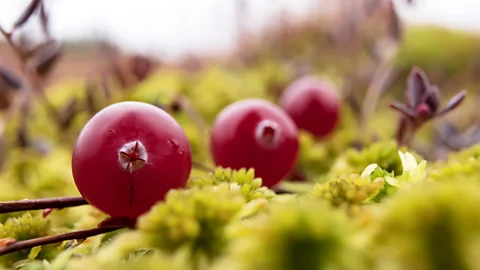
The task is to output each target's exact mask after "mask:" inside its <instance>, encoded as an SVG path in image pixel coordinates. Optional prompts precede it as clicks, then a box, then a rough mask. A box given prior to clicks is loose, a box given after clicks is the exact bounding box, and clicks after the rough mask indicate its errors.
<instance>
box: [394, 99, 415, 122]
mask: <svg viewBox="0 0 480 270" xmlns="http://www.w3.org/2000/svg"><path fill="white" fill-rule="evenodd" d="M390 108H392V109H394V110H396V111H398V112H400V113H401V114H403V115H405V116H409V117H411V118H415V117H416V116H417V115H416V113H415V111H414V110H413V109H412V108H409V107H407V106H405V105H404V104H402V103H399V102H396V101H394V102H392V103H390Z"/></svg>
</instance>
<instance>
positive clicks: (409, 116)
mask: <svg viewBox="0 0 480 270" xmlns="http://www.w3.org/2000/svg"><path fill="white" fill-rule="evenodd" d="M466 96H467V91H466V90H462V91H460V92H458V93H457V94H456V95H455V96H454V97H452V98H451V99H450V100H449V101H448V102H447V104H446V105H445V106H444V107H443V108H440V100H441V96H440V90H439V89H438V87H437V86H435V85H432V84H431V83H430V81H429V80H428V77H427V75H426V74H425V72H424V71H423V70H422V69H420V68H419V67H413V68H412V71H411V72H410V75H409V77H408V82H407V88H406V90H405V101H404V103H400V102H397V101H394V102H392V103H391V104H390V107H391V108H392V109H394V110H396V111H398V112H399V113H400V114H401V115H400V118H399V121H398V124H397V131H396V140H397V142H398V144H400V145H407V146H408V145H409V144H410V143H411V140H412V139H413V137H414V135H415V134H416V132H417V131H418V130H419V129H420V128H421V127H422V126H423V125H424V124H425V123H427V122H429V121H431V120H433V119H435V118H439V117H441V116H444V115H446V114H447V113H449V112H451V111H453V110H454V109H455V108H457V107H458V106H459V105H460V104H461V103H462V102H463V100H464V99H465V97H466Z"/></svg>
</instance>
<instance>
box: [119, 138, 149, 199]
mask: <svg viewBox="0 0 480 270" xmlns="http://www.w3.org/2000/svg"><path fill="white" fill-rule="evenodd" d="M147 159H148V155H147V150H146V149H145V146H143V144H142V143H141V142H139V141H132V142H128V143H126V144H124V145H123V146H122V148H120V150H118V162H119V163H120V165H121V166H122V168H123V169H124V170H126V171H127V172H129V173H130V199H129V205H130V206H132V204H133V186H134V181H133V180H134V178H133V172H135V171H138V170H139V169H141V168H142V167H143V166H145V164H146V163H147Z"/></svg>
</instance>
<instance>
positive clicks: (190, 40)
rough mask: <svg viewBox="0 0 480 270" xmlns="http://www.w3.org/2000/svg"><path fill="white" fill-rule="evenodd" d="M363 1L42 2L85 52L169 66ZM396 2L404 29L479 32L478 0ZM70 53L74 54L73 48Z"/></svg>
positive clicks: (2, 16) (60, 35)
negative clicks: (107, 46) (114, 52)
mask: <svg viewBox="0 0 480 270" xmlns="http://www.w3.org/2000/svg"><path fill="white" fill-rule="evenodd" d="M360 2H362V1H356V0H349V1H338V0H263V1H254V0H228V1H224V0H202V1H195V0H178V1H168V0H156V1H155V0H138V1H135V2H132V1H116V0H102V1H96V0H84V1H75V0H61V1H60V0H46V1H45V4H46V5H47V6H48V10H49V11H50V28H51V33H52V35H53V36H54V37H55V38H56V39H58V40H61V41H63V42H64V43H72V44H76V45H77V46H76V47H82V49H83V50H84V51H88V49H89V48H90V46H91V45H92V43H94V42H96V41H98V40H108V41H109V42H112V43H115V44H117V45H118V46H120V47H121V48H122V49H124V50H126V51H128V52H142V53H148V54H151V55H153V56H155V57H160V58H162V60H164V61H166V60H168V61H176V60H179V59H181V58H183V57H185V55H190V54H208V55H212V54H214V55H215V56H219V54H221V55H223V54H226V53H228V52H230V51H231V50H232V48H233V47H234V46H235V45H236V44H237V43H238V41H239V36H241V35H242V33H243V31H248V32H249V33H255V34H259V32H261V31H262V29H264V28H265V27H269V26H270V27H271V26H275V25H277V26H279V25H280V24H281V22H282V20H288V21H289V22H300V21H304V20H305V18H311V17H314V16H322V15H325V14H329V15H331V14H333V13H335V12H336V11H338V9H339V8H341V6H348V5H355V3H357V4H356V5H358V3H360ZM371 2H372V3H373V2H382V1H371ZM394 2H395V6H396V10H397V13H398V15H399V17H400V18H401V19H402V20H403V21H404V23H405V24H409V25H410V24H417V25H418V24H429V25H437V26H443V27H448V28H451V29H456V30H465V31H472V32H478V31H479V30H480V21H479V20H480V18H479V16H478V15H479V13H480V2H478V1H475V0H457V1H455V2H454V3H452V1H449V0H415V1H414V2H415V3H414V4H413V5H409V4H408V3H407V2H408V1H406V0H396V1H394ZM28 3H29V1H28V0H17V1H9V0H1V1H0V25H2V26H4V27H5V28H7V29H8V27H9V26H10V25H12V24H13V22H14V20H15V19H16V18H17V17H18V16H19V14H20V13H21V12H22V11H23V9H24V8H25V7H26V6H27V5H28ZM342 3H343V4H342ZM29 28H30V29H32V28H35V27H34V26H29ZM37 28H38V27H37ZM30 35H31V33H30ZM77 49H78V48H77ZM67 51H68V52H69V53H71V54H75V52H73V49H72V50H67ZM0 53H1V55H2V57H1V58H0V60H2V61H6V60H5V59H8V56H4V54H5V52H4V49H3V48H2V49H1V50H0ZM77 60H78V59H76V60H75V61H77ZM84 61H87V60H86V59H84Z"/></svg>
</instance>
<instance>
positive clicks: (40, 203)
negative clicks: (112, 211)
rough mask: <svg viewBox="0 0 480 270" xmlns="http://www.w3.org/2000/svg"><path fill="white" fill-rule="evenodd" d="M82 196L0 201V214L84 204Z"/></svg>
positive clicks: (85, 202)
mask: <svg viewBox="0 0 480 270" xmlns="http://www.w3.org/2000/svg"><path fill="white" fill-rule="evenodd" d="M86 204H88V202H87V201H86V200H85V199H84V198H83V197H59V198H46V199H34V200H19V201H9V202H1V203H0V214H5V213H13V212H20V211H30V210H41V209H46V208H55V209H59V208H65V207H74V206H80V205H86Z"/></svg>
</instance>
